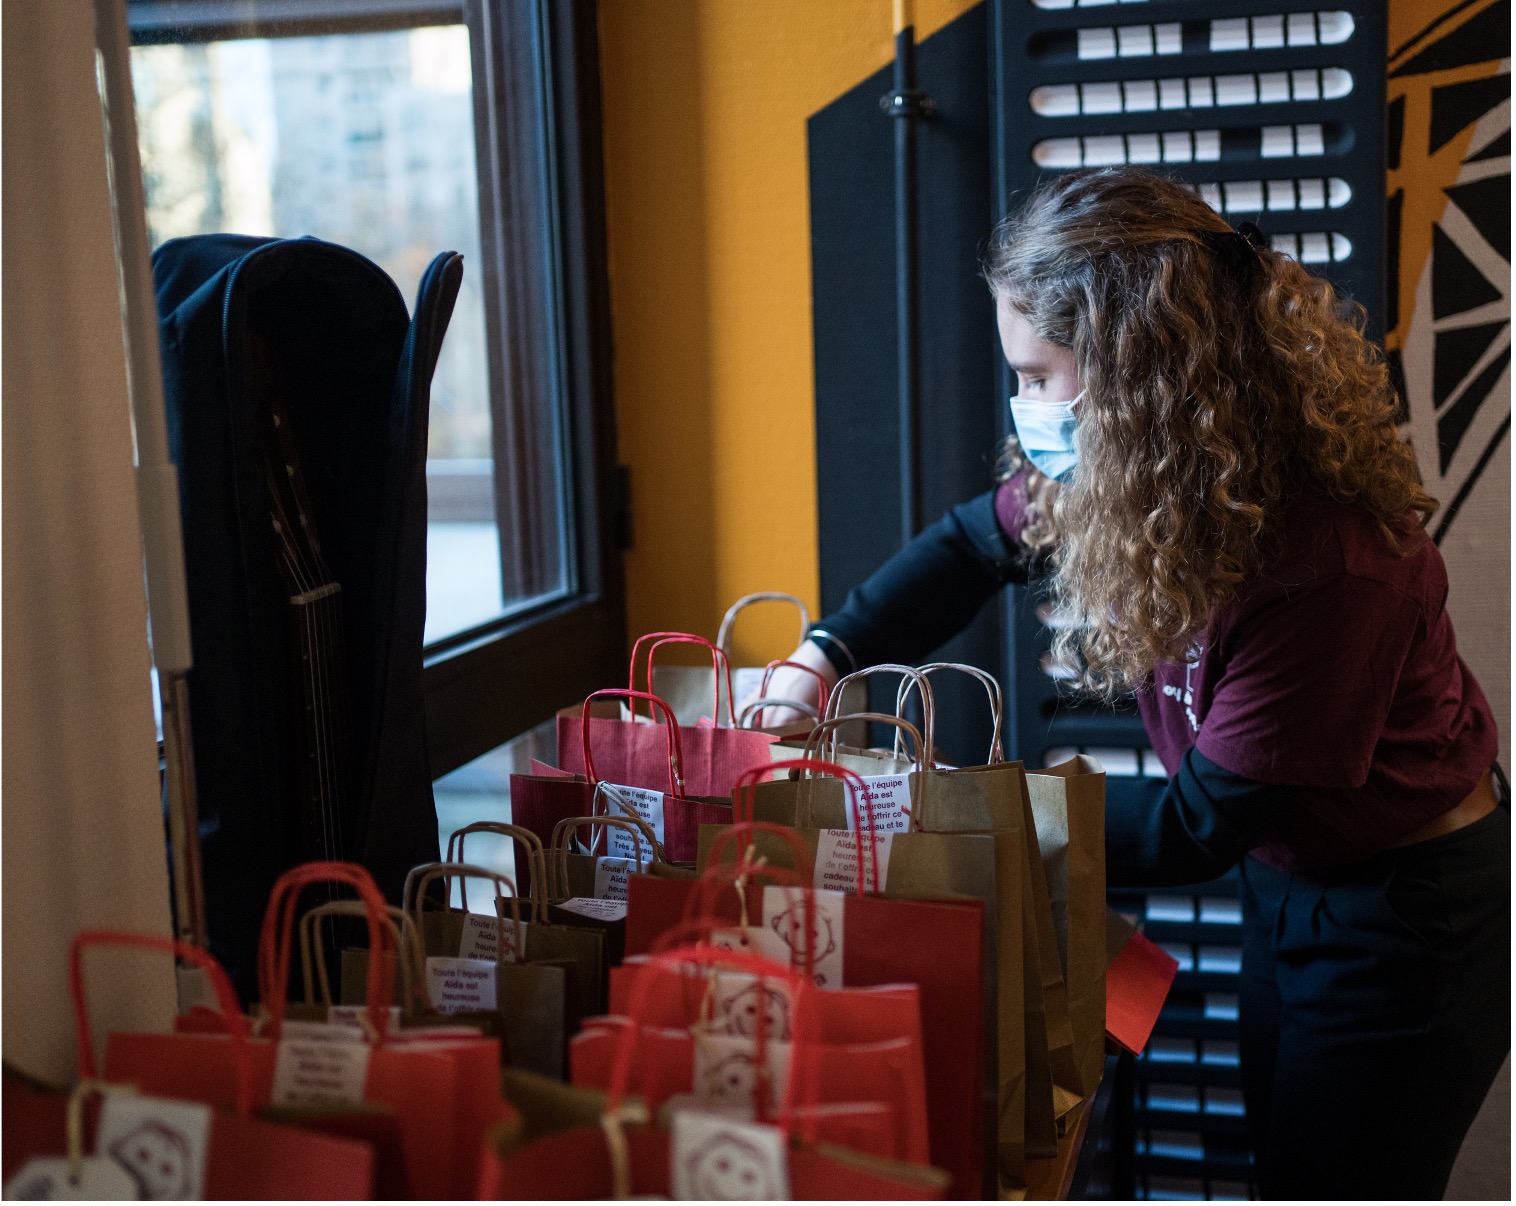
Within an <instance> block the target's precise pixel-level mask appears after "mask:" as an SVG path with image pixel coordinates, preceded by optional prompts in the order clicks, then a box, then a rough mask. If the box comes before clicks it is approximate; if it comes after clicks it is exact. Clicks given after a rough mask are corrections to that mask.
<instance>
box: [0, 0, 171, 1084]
mask: <svg viewBox="0 0 1516 1206" xmlns="http://www.w3.org/2000/svg"><path fill="white" fill-rule="evenodd" d="M3 13H4V40H3V78H0V91H3V103H4V143H3V158H4V163H3V167H4V181H5V187H4V196H3V216H4V241H3V256H0V268H3V299H0V300H3V306H4V311H3V320H4V346H3V379H0V388H3V391H4V393H3V406H0V437H3V471H4V483H3V499H0V501H3V507H4V511H3V541H4V544H3V571H4V579H3V608H4V611H3V639H4V648H3V674H4V683H3V696H0V698H3V711H0V716H3V750H0V771H3V783H0V788H3V801H0V820H3V832H0V836H3V858H4V917H3V925H4V931H3V959H4V1033H3V1038H4V1055H5V1059H6V1060H7V1061H8V1062H9V1063H11V1064H13V1065H15V1066H17V1067H19V1068H20V1069H21V1070H22V1071H24V1072H27V1073H29V1074H31V1075H34V1076H38V1077H41V1078H43V1079H47V1080H51V1081H54V1082H58V1083H63V1082H66V1081H68V1080H69V1079H71V1078H72V1077H73V1076H74V1074H75V1070H76V1061H75V1056H76V1053H75V1044H74V1035H73V1020H72V1019H73V1014H72V1011H71V1009H70V1007H69V997H68V945H69V942H70V940H71V939H72V937H73V935H74V934H75V933H76V932H77V931H79V930H81V929H87V928H94V927H101V928H105V927H110V928H119V929H132V930H138V931H141V932H145V933H156V934H163V935H167V934H168V933H169V927H170V923H169V886H168V873H167V866H166V858H165V852H164V827H163V818H162V809H161V805H160V797H159V788H158V770H157V754H156V745H155V742H154V734H153V714H152V697H151V687H150V684H149V677H148V670H149V651H148V644H147V618H146V601H145V598H144V591H143V578H142V550H141V537H140V532H139V528H138V522H137V507H136V501H135V491H134V487H133V468H132V433H131V422H130V415H129V411H128V406H127V386H126V363H125V355H124V352H123V349H122V335H121V331H122V327H121V308H120V296H119V289H118V285H117V274H116V260H115V248H114V243H113V239H112V233H111V212H110V201H109V194H108V187H107V181H106V156H105V141H104V132H103V129H102V123H101V116H100V103H99V96H98V92H97V89H96V82H95V80H96V76H95V51H94V25H93V17H92V10H91V6H90V4H89V2H88V0H49V2H48V3H46V4H38V3H36V0H4V5H3ZM88 973H89V978H90V982H91V985H92V989H91V999H92V1003H93V1005H94V1015H95V1016H94V1021H95V1024H96V1026H97V1029H103V1028H104V1027H105V1026H112V1027H117V1028H121V1027H135V1028H153V1029H161V1028H164V1027H166V1026H167V1024H168V1022H169V1021H170V1019H171V1017H172V1014H173V1009H174V977H173V969H172V966H171V964H170V962H169V960H168V959H167V958H165V957H159V956H153V955H146V954H131V955H128V954H124V953H123V954H117V955H110V956H104V955H102V956H100V957H97V958H94V959H91V960H90V961H89V963H88Z"/></svg>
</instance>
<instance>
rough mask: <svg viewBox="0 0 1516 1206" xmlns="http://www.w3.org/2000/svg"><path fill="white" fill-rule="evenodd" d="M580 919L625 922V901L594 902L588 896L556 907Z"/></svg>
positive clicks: (577, 897) (576, 898)
mask: <svg viewBox="0 0 1516 1206" xmlns="http://www.w3.org/2000/svg"><path fill="white" fill-rule="evenodd" d="M558 907H559V908H560V909H567V910H568V911H569V912H570V913H578V914H579V916H581V917H593V918H594V919H595V920H596V921H625V920H626V901H624V900H596V899H594V898H593V897H590V896H575V897H574V898H573V899H571V900H565V901H564V902H563V903H562V904H560V905H559V906H558Z"/></svg>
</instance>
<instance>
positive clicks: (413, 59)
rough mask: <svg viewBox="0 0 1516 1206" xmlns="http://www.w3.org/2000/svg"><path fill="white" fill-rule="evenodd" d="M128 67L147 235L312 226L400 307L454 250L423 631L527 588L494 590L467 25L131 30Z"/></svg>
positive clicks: (448, 625)
mask: <svg viewBox="0 0 1516 1206" xmlns="http://www.w3.org/2000/svg"><path fill="white" fill-rule="evenodd" d="M132 75H133V88H134V92H135V97H136V106H137V128H138V136H139V141H140V144H141V152H142V166H143V176H144V183H145V186H146V194H147V209H148V227H149V233H150V236H151V239H152V242H153V245H154V246H157V245H158V244H160V243H162V242H163V241H165V240H167V239H171V238H175V237H178V236H182V235H194V234H207V233H212V232H218V231H231V232H236V233H239V234H252V235H274V236H279V237H287V238H293V237H299V236H302V235H314V236H316V237H317V238H321V239H326V240H328V241H330V242H334V243H340V244H342V245H344V246H347V247H351V248H353V249H355V250H357V251H359V252H362V253H363V254H364V255H366V256H368V257H369V258H370V259H372V260H374V261H375V262H376V263H377V264H378V265H379V266H380V267H381V268H383V269H384V270H385V271H386V272H387V273H389V275H390V276H391V277H392V278H393V279H394V281H395V283H396V284H397V285H398V286H399V287H400V290H401V293H402V295H403V296H404V297H405V299H406V305H407V307H408V308H409V306H411V305H412V304H413V303H414V300H415V294H416V289H417V285H418V283H419V281H420V278H421V274H422V272H423V270H424V269H425V267H426V265H427V264H428V262H430V260H431V258H432V257H433V256H434V255H435V254H436V253H437V252H439V251H444V250H454V251H459V252H462V253H463V256H464V278H463V288H462V292H461V293H460V295H459V297H458V303H457V307H456V309H455V311H454V313H453V317H452V322H451V325H450V327H449V329H448V333H447V338H446V340H445V341H444V344H443V351H442V357H441V360H440V362H439V363H438V365H437V372H436V377H435V380H434V382H433V386H432V409H431V425H430V439H429V447H428V462H427V482H428V496H429V516H428V518H429V524H428V541H427V620H426V641H427V643H428V644H430V643H432V642H434V641H437V640H440V639H442V638H445V637H449V636H452V635H455V634H457V633H459V632H462V631H465V630H467V629H470V628H473V627H476V626H478V625H481V624H487V623H489V622H490V621H492V620H494V619H496V618H497V617H499V616H500V615H501V614H502V613H503V612H505V611H507V610H510V609H512V607H513V605H519V604H521V603H523V602H525V598H524V596H526V595H528V594H531V593H535V594H538V595H540V593H541V590H542V580H541V576H540V575H539V576H538V578H537V581H536V582H535V583H532V587H531V589H529V588H528V587H527V586H525V585H521V586H512V587H511V589H509V590H507V589H505V587H504V586H503V583H511V584H516V583H521V582H522V577H523V576H522V575H521V574H519V573H507V574H505V575H502V572H501V559H502V543H501V532H500V528H499V526H498V524H497V516H496V476H495V454H494V440H495V426H496V424H495V422H494V421H493V418H492V416H493V414H494V413H495V411H494V409H493V408H492V406H491V397H492V393H491V384H490V356H489V347H488V337H487V325H486V308H485V303H484V298H485V280H484V273H483V271H482V268H483V257H482V255H481V238H480V220H479V196H480V192H479V182H478V174H477V168H476V163H475V139H474V112H475V108H474V98H473V82H472V79H471V70H470V53H469V34H468V29H467V27H465V26H463V25H442V26H432V27H425V28H417V29H408V30H399V31H386V32H376V33H342V34H332V35H323V36H315V37H280V38H241V39H228V40H223V41H209V42H190V43H183V44H158V45H142V46H136V47H134V48H133V51H132ZM554 456H555V454H554V453H553V452H551V451H550V452H549V453H548V459H549V460H550V461H552V460H553V459H554ZM554 518H556V515H555V516H554ZM508 522H509V521H508ZM506 555H507V556H511V554H510V553H509V552H508V553H507V554H506ZM554 580H555V581H556V580H561V571H560V572H559V573H557V574H556V575H555V576H554Z"/></svg>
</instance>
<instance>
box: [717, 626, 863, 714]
mask: <svg viewBox="0 0 1516 1206" xmlns="http://www.w3.org/2000/svg"><path fill="white" fill-rule="evenodd" d="M785 660H786V661H790V662H798V663H799V664H800V665H802V666H809V667H810V668H811V669H812V670H815V671H816V672H817V674H820V675H821V676H822V677H823V678H824V679H826V685H827V689H828V690H830V689H831V688H832V687H835V686H836V685H837V679H838V677H839V675H838V674H837V669H836V667H835V666H833V665H832V663H831V660H830V659H829V658H828V657H827V656H826V654H825V653H823V652H822V650H821V646H819V645H817V644H814V643H813V642H811V641H803V642H801V645H800V648H799V649H797V650H795V652H794V653H792V654H790V655H789V657H788V658H786V659H785ZM763 697H764V698H766V699H786V700H793V701H794V702H796V703H804V704H810V705H811V707H813V708H816V709H817V710H818V711H819V710H820V705H821V684H820V683H819V682H818V681H817V680H816V675H815V674H807V673H806V672H805V671H803V670H796V669H795V668H794V667H793V666H779V667H778V668H776V669H775V671H774V673H773V674H772V675H770V676H769V686H768V690H767V691H765V692H764V696H763ZM757 698H759V697H758V696H757V695H756V694H754V695H750V696H748V697H747V698H746V699H744V700H741V701H740V702H739V704H738V707H737V714H738V715H739V716H740V715H742V709H743V708H744V707H746V706H747V705H748V704H749V703H751V702H753V700H755V699H757ZM810 719H811V718H810V717H809V716H807V715H806V714H805V713H804V712H800V711H797V710H796V709H795V708H786V707H780V706H775V707H772V708H764V709H763V710H762V711H761V712H758V713H757V714H756V715H754V716H752V717H751V718H750V723H752V724H753V725H754V726H756V727H762V728H765V729H777V728H781V727H783V726H785V725H791V724H798V723H800V722H801V721H809V720H810Z"/></svg>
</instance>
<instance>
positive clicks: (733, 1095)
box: [694, 1031, 790, 1111]
mask: <svg viewBox="0 0 1516 1206" xmlns="http://www.w3.org/2000/svg"><path fill="white" fill-rule="evenodd" d="M756 1048H757V1044H756V1043H755V1042H754V1041H753V1040H752V1039H751V1038H745V1037H742V1036H739V1035H735V1034H714V1033H710V1032H705V1033H700V1032H698V1031H697V1032H696V1034H695V1070H694V1081H695V1096H696V1097H699V1098H702V1099H710V1100H712V1101H719V1102H730V1103H733V1104H735V1103H745V1104H747V1105H751V1104H752V1103H753V1101H754V1099H755V1098H754V1094H755V1091H756V1089H757V1086H758V1079H759V1077H758V1052H757V1050H756ZM763 1062H764V1063H765V1064H766V1065H767V1067H768V1109H769V1110H770V1111H773V1110H777V1109H778V1108H779V1105H780V1103H781V1102H783V1101H784V1090H785V1085H786V1082H787V1080H788V1077H789V1067H790V1044H789V1043H786V1042H783V1041H782V1040H780V1041H776V1040H775V1039H774V1038H773V1032H772V1031H770V1032H769V1035H768V1036H767V1038H766V1040H765V1043H764V1061H763Z"/></svg>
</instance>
